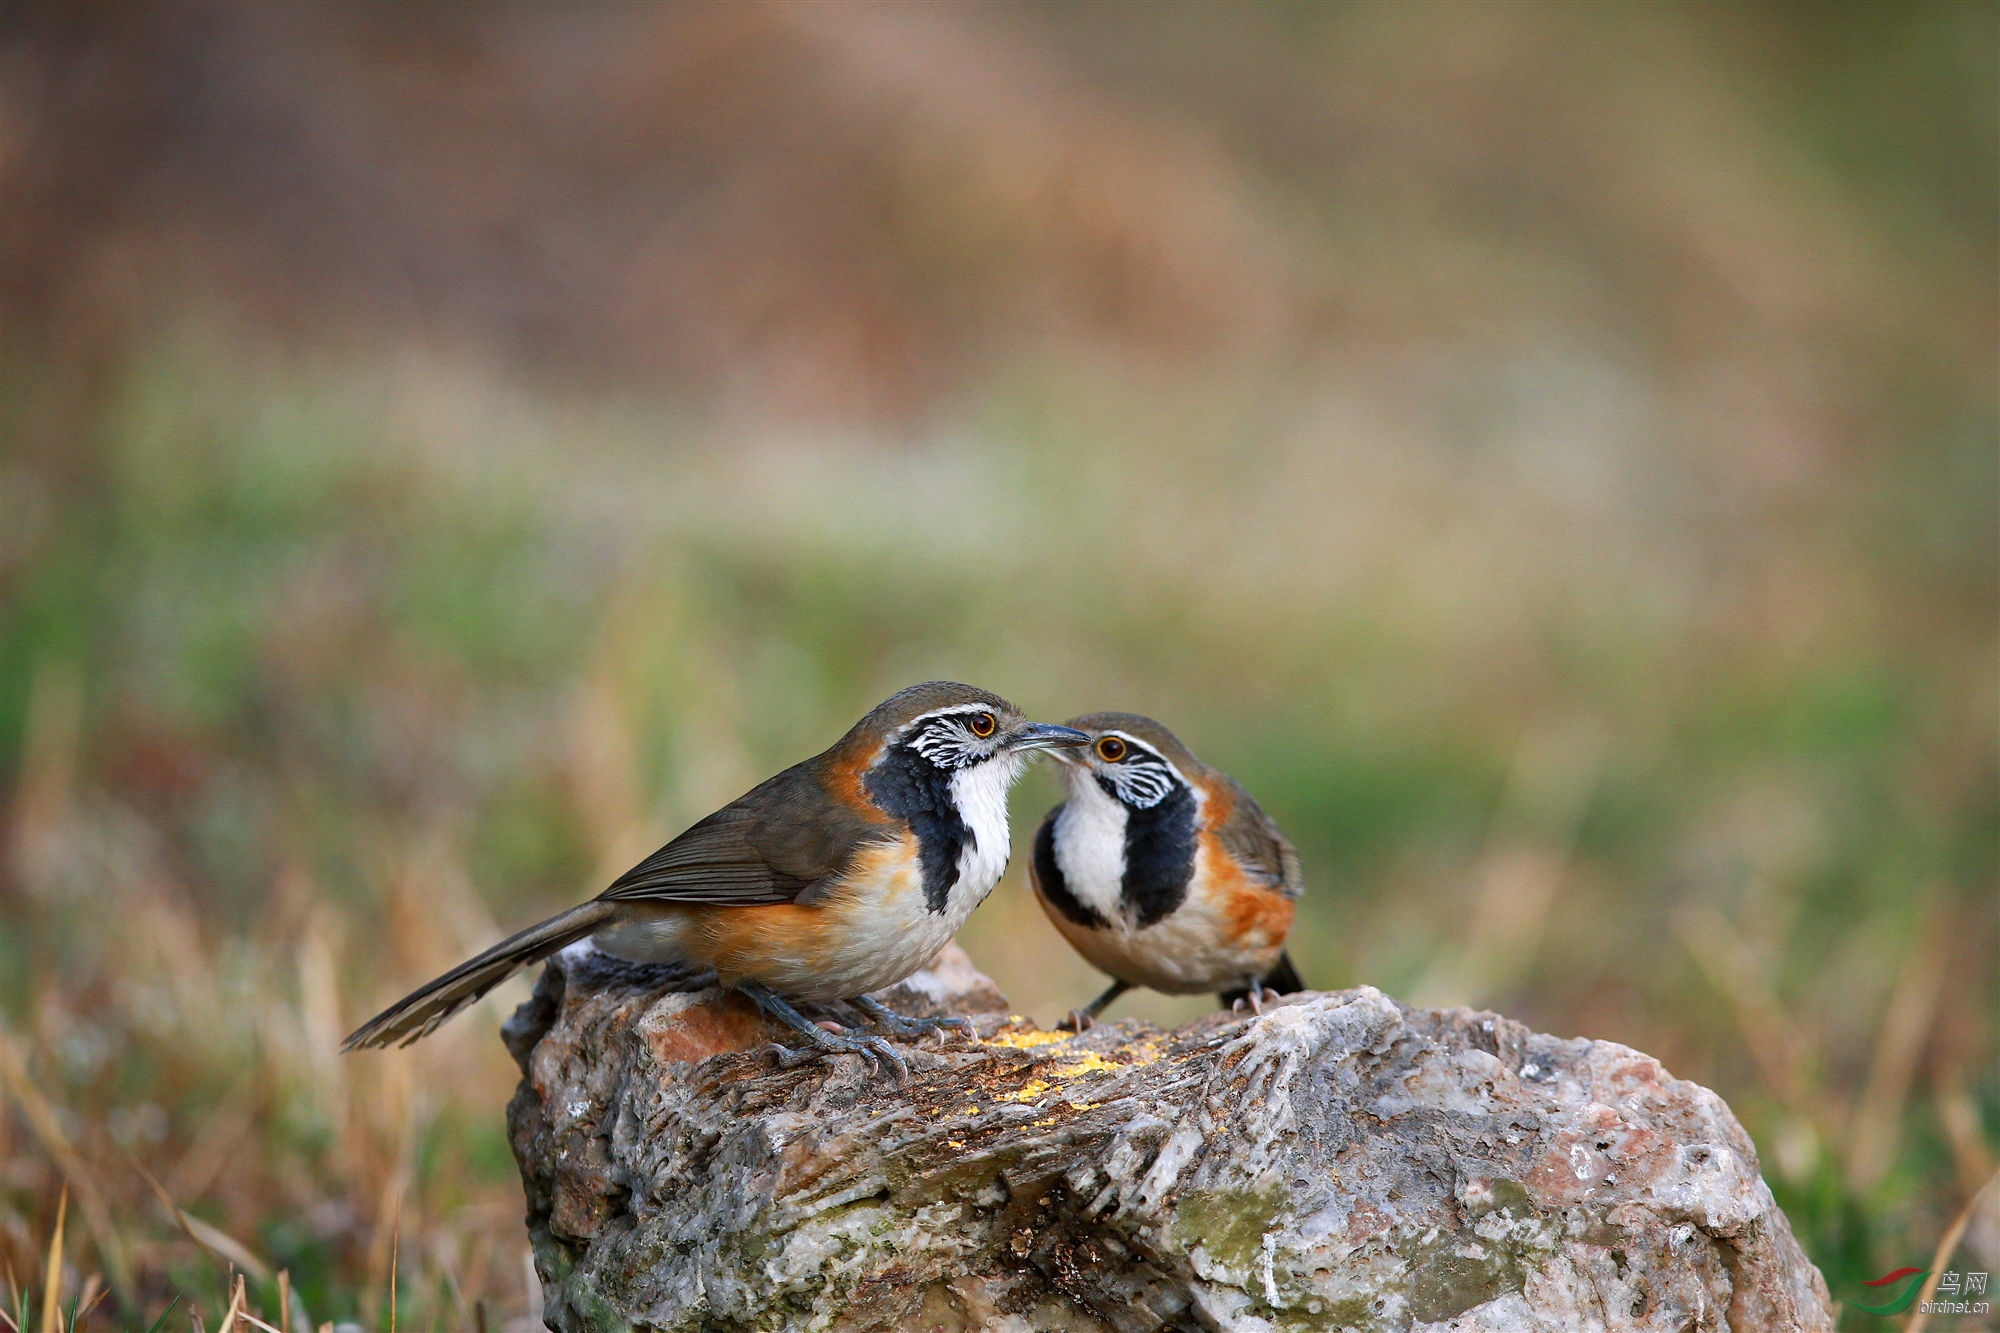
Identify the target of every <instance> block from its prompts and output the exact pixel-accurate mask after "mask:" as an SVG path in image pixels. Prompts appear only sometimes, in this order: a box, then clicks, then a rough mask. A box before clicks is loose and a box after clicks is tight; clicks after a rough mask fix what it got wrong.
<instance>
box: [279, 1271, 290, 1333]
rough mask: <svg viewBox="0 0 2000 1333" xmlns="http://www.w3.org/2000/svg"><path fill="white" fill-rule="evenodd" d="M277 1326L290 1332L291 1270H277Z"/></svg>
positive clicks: (285, 1332)
mask: <svg viewBox="0 0 2000 1333" xmlns="http://www.w3.org/2000/svg"><path fill="white" fill-rule="evenodd" d="M278 1327H279V1328H281V1329H283V1330H284V1333H292V1270H291V1269H289V1268H280V1269H279V1270H278Z"/></svg>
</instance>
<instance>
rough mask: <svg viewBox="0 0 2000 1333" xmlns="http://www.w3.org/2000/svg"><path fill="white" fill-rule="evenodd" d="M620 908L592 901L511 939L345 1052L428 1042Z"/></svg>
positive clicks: (393, 1013)
mask: <svg viewBox="0 0 2000 1333" xmlns="http://www.w3.org/2000/svg"><path fill="white" fill-rule="evenodd" d="M616 910H617V908H616V906H615V905H614V904H612V903H607V902H602V901H599V900H596V899H593V900H592V901H590V902H587V903H585V904H583V905H582V906H581V907H572V908H570V909H569V910H568V911H567V912H564V913H561V914H560V915H558V916H552V917H550V918H549V919H548V920H547V921H544V922H542V923H541V924H540V925H536V926H529V927H528V928H527V929H526V930H524V931H522V932H521V933H520V934H518V935H509V936H508V937H507V938H506V939H504V940H502V941H500V942H499V943H498V944H496V945H494V946H493V947H492V948H490V949H488V950H487V951H486V952H485V953H483V954H480V955H479V956H478V957H477V958H474V959H471V960H470V961H468V962H463V963H460V964H459V965H458V966H457V967H454V968H453V969H452V970H451V971H449V972H447V973H445V974H444V975H443V976H441V977H439V978H437V979H436V980H435V981H431V982H427V983H426V984H424V985H423V986H420V987H418V988H417V989H416V990H414V991H412V992H411V993H410V994H408V995H405V996H404V997H403V998H402V999H400V1000H398V1001H396V1002H395V1003H394V1004H392V1005H390V1006H389V1007H388V1008H387V1009H384V1010H383V1011H382V1012H381V1013H379V1014H377V1015H375V1017H373V1018H371V1019H369V1020H368V1021H367V1022H366V1023H363V1024H362V1025H361V1026H360V1027H358V1028H356V1029H354V1031H353V1032H352V1033H351V1034H349V1036H348V1038H347V1040H346V1041H344V1042H342V1043H341V1045H340V1049H341V1050H343V1051H356V1050H360V1049H362V1048H363V1047H366V1046H387V1045H390V1044H391V1043H397V1044H400V1045H403V1046H408V1045H409V1044H410V1043H411V1042H413V1041H415V1040H416V1039H417V1038H419V1037H427V1036H429V1035H430V1034H431V1033H432V1032H435V1031H436V1030H437V1026H438V1024H440V1023H442V1022H444V1021H445V1020H446V1019H447V1018H450V1017H451V1016H452V1015H453V1014H455V1013H457V1012H458V1011H459V1010H461V1009H463V1008H465V1007H466V1006H467V1005H469V1004H471V1003H472V1002H473V1001H474V1000H477V999H478V998H479V997H480V996H482V995H484V994H486V992H487V991H490V990H492V989H493V988H494V987H495V986H497V985H499V984H500V983H501V982H503V981H505V980H506V979H507V978H508V977H511V976H513V975H514V974H515V973H516V972H518V971H520V970H521V969H522V968H524V967H528V966H531V965H533V964H535V963H538V962H540V961H541V960H542V959H544V958H547V957H548V956H549V955H550V954H552V953H554V952H555V951H556V950H558V949H566V948H568V947H569V946H570V945H572V944H574V943H576V942H577V941H578V940H580V939H582V938H583V937H584V936H586V935H588V934H590V933H591V932H592V931H594V930H596V929H597V928H598V926H600V925H602V924H603V923H604V921H605V919H606V918H607V917H609V916H610V915H611V914H612V913H613V912H614V911H616Z"/></svg>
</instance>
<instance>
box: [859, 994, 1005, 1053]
mask: <svg viewBox="0 0 2000 1333" xmlns="http://www.w3.org/2000/svg"><path fill="white" fill-rule="evenodd" d="M848 1003H849V1004H851V1005H853V1006H854V1007H855V1008H856V1009H859V1010H860V1011H861V1012H862V1013H864V1014H866V1015H868V1021H869V1022H871V1023H873V1024H874V1025H875V1026H876V1027H879V1028H887V1029H888V1030H889V1031H890V1032H893V1033H895V1034H896V1035H897V1036H899V1037H921V1036H923V1035H924V1034H925V1033H929V1032H935V1033H937V1034H938V1042H939V1044H940V1045H941V1044H943V1042H944V1030H945V1029H946V1028H953V1029H955V1030H957V1031H959V1032H963V1033H964V1034H965V1035H966V1036H968V1037H970V1036H972V1035H974V1034H973V1031H972V1020H971V1019H969V1018H956V1017H954V1018H911V1017H910V1016H909V1015H908V1014H899V1013H897V1012H896V1011H895V1010H894V1009H891V1008H890V1007H889V1006H888V1005H886V1004H884V1003H882V1002H881V1001H880V1000H878V999H876V998H875V997H874V996H872V995H857V996H855V997H854V998H853V999H851V1000H849V1001H848Z"/></svg>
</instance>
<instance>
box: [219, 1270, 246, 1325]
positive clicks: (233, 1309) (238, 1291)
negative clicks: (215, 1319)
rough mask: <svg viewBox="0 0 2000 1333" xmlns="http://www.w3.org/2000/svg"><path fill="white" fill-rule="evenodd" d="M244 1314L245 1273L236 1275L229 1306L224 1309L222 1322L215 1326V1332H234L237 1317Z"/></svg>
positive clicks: (230, 1293) (230, 1292)
mask: <svg viewBox="0 0 2000 1333" xmlns="http://www.w3.org/2000/svg"><path fill="white" fill-rule="evenodd" d="M242 1314H243V1275H242V1274H241V1273H238V1274H237V1275H236V1282H235V1284H234V1285H233V1286H232V1287H231V1288H230V1291H229V1308H228V1309H227V1310H225V1311H223V1314H222V1322H221V1323H220V1324H217V1325H216V1327H215V1333H234V1331H235V1328H236V1321H237V1319H238V1318H239V1317H240V1316H241V1315H242Z"/></svg>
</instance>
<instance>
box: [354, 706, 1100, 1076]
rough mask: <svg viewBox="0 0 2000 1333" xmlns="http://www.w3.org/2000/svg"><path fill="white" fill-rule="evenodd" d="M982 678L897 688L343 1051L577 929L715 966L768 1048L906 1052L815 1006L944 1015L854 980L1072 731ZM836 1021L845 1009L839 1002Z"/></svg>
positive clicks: (424, 1015)
mask: <svg viewBox="0 0 2000 1333" xmlns="http://www.w3.org/2000/svg"><path fill="white" fill-rule="evenodd" d="M1089 741H1090V738H1089V737H1088V736H1086V735H1085V734H1084V733H1083V732H1081V731H1077V730H1075V729H1073V728H1069V727H1061V726H1052V725H1049V724H1047V723H1040V722H1030V721H1028V720H1027V719H1026V718H1025V717H1023V716H1022V714H1021V712H1020V710H1018V709H1016V708H1015V707H1014V706H1013V705H1012V704H1010V703H1008V702H1007V701H1006V700H1005V699H1002V698H1001V697H1000V696H999V695H997V694H992V693H989V692H988V691H986V690H982V689H977V688H975V687H973V686H970V685H960V684H957V683H955V682H951V681H928V682H926V683H924V684H921V685H912V686H910V687H909V688H907V689H904V690H901V691H898V692H897V693H896V694H893V695H891V696H890V697H889V698H888V699H886V700H884V701H883V702H882V703H881V704H880V705H878V706H877V707H876V708H874V709H873V710H872V711H870V712H869V713H868V715H867V716H866V717H864V718H862V719H861V720H860V721H859V722H857V723H855V724H854V726H853V727H852V728H850V729H849V730H848V732H847V734H846V735H844V736H842V737H841V738H840V739H839V740H838V741H836V742H834V744H833V745H832V746H831V747H830V748H828V749H827V750H825V751H824V752H823V753H821V754H818V755H815V756H813V757H812V758H810V759H806V760H803V761H801V762H799V763H796V764H793V765H792V766H791V767H790V768H787V769H785V770H784V771H783V772H781V773H779V774H777V775H776V776H774V777H771V778H768V779H766V780H765V781H763V782H761V783H759V784H758V785H757V786H755V787H753V788H751V789H750V790H749V791H748V792H746V793H745V794H743V795H742V796H740V797H738V798H737V799H736V800H734V801H731V802H730V803H729V804H728V805H725V806H723V807H722V808H721V809H720V810H717V811H716V812H715V813H714V814H712V815H709V816H708V817H707V818H706V819H703V820H701V821H699V822H698V823H696V824H694V825H693V826H692V827H690V828H689V829H687V830H686V831H685V832H683V833H682V834H680V836H678V837H676V838H674V839H673V840H672V841H671V842H669V843H667V844H666V846H664V847H662V848H660V849H659V850H658V851H656V852H654V853H653V854H652V855H651V856H649V857H647V858H646V859H645V860H643V861H641V862H640V863H639V864H638V865H636V866H633V867H632V868H631V869H630V870H628V871H626V872H625V873H624V874H623V875H620V876H619V877H618V878H617V880H615V881H614V882H613V883H612V884H611V886H610V887H609V888H607V889H605V890H604V892H602V893H600V894H598V895H597V897H595V898H593V899H591V900H590V901H589V902H586V903H583V904H581V905H580V906H577V907H572V908H570V909H569V910H568V911H566V912H561V913H558V914H557V915H555V916H552V917H550V918H549V919H548V920H546V921H543V922H540V923H538V924H536V925H533V926H529V927H528V928H527V929H526V930H523V931H521V932H519V933H518V934H515V935H512V936H509V937H508V938H507V939H504V940H502V941H501V942H500V943H498V944H496V945H494V946H493V947H492V948H490V949H488V950H487V951H486V952H484V953H482V954H480V955H478V956H477V957H475V958H473V959H471V960H469V961H467V962H464V963H461V964H460V965H459V966H457V967H455V968H453V969H452V970H451V971H449V972H446V973H445V974H444V975H443V976H441V977H438V978H436V979H435V980H433V981H430V982H428V983H426V984H425V985H423V986H421V987H419V988H418V989H417V990H415V991H413V992H412V993H411V994H409V995H407V996H405V997H404V998H403V999H401V1000H398V1001H397V1002H396V1003H395V1004H392V1005H390V1006H389V1007H388V1008H387V1009H385V1010H383V1011H382V1012H381V1013H380V1014H377V1015H376V1016H375V1017H374V1018H371V1019H369V1020H368V1021H367V1022H366V1023H364V1024H362V1025H361V1026H360V1027H359V1028H357V1029H355V1031H354V1032H353V1033H352V1034H350V1035H349V1036H348V1038H347V1040H346V1041H345V1042H344V1043H343V1044H342V1047H341V1049H342V1050H344V1051H352V1050H357V1049H360V1048H363V1047H372V1046H387V1045H389V1044H390V1043H392V1042H394V1043H399V1044H401V1045H405V1046H407V1045H409V1044H410V1043H411V1042H413V1041H416V1040H417V1039H418V1038H420V1037H424V1036H427V1035H428V1034H430V1033H431V1032H433V1031H435V1030H436V1029H437V1027H438V1025H439V1024H441V1023H443V1022H444V1021H445V1020H446V1019H448V1018H450V1017H451V1016H452V1015H453V1014H456V1013H457V1012H459V1011H460V1010H462V1009H464V1008H465V1007H466V1006H467V1005H470V1004H472V1003H473V1002H474V1001H475V1000H477V999H478V998H479V997H480V996H482V995H484V994H486V992H488V991H490V990H491V989H493V987H495V986H497V985H499V984H500V983H501V982H502V981H504V980H506V979H507V978H508V977H509V976H512V975H513V974H514V973H515V972H516V971H518V970H520V969H521V968H524V967H528V966H531V965H532V964H534V963H536V962H539V961H540V960H541V959H543V958H546V957H548V956H549V955H550V954H553V953H555V952H557V951H558V950H560V949H564V948H567V947H569V946H570V945H572V944H574V943H576V942H577V941H579V940H582V939H585V938H589V939H591V940H592V942H593V943H594V945H595V947H596V948H598V949H599V950H601V951H603V952H605V953H608V954H611V955H613V956H615V957H619V958H624V959H629V960H632V961H635V962H645V963H666V964H673V965H677V966H679V967H681V968H685V969H690V970H693V971H702V970H705V969H713V972H714V974H715V977H716V979H717V981H718V982H719V983H720V984H722V985H725V986H733V987H734V988H735V989H736V990H737V991H739V992H740V993H741V994H743V995H744V996H745V997H746V998H748V999H749V1000H750V1001H751V1002H752V1003H754V1004H755V1005H756V1006H757V1007H758V1008H759V1009H760V1010H762V1011H763V1012H764V1013H765V1014H767V1015H769V1016H770V1017H772V1018H774V1019H776V1020H777V1021H779V1022H780V1023H782V1024H784V1025H785V1026H786V1027H788V1028H790V1029H791V1030H792V1031H793V1032H795V1033H797V1034H798V1035H799V1036H800V1037H801V1038H803V1039H804V1042H805V1044H804V1046H803V1047H797V1048H787V1047H785V1046H782V1045H775V1044H774V1047H773V1050H774V1052H775V1053H776V1054H777V1056H778V1059H779V1061H780V1063H782V1064H784V1065H786V1066H787V1067H790V1066H792V1065H796V1064H798V1063H801V1062H803V1061H806V1060H810V1059H815V1058H826V1057H832V1056H836V1055H841V1054H848V1053H851V1054H857V1055H860V1056H863V1057H864V1058H866V1059H867V1060H869V1061H870V1062H871V1063H876V1062H880V1063H886V1064H887V1065H889V1066H890V1067H891V1068H893V1069H894V1070H896V1072H897V1074H898V1076H899V1078H906V1077H907V1076H908V1067H907V1064H906V1063H905V1062H904V1060H903V1059H902V1057H901V1056H900V1055H898V1054H897V1053H896V1051H895V1049H894V1048H893V1047H892V1046H890V1045H889V1043H888V1042H887V1041H885V1040H884V1039H883V1038H882V1037H880V1036H874V1035H863V1034H862V1033H860V1032H859V1031H858V1029H853V1030H850V1029H846V1028H842V1027H840V1026H839V1025H829V1024H825V1023H816V1022H813V1021H811V1020H809V1019H808V1018H807V1017H806V1016H805V1015H804V1014H802V1013H801V1012H800V1011H799V1009H798V1007H797V1006H798V1005H799V1004H802V1003H803V1004H806V1005H809V1006H818V1007H825V1006H829V1005H841V1004H844V1005H847V1006H852V1007H853V1008H855V1009H858V1010H860V1011H861V1012H862V1014H863V1015H865V1017H866V1019H867V1020H868V1022H869V1024H870V1025H871V1026H875V1027H878V1028H881V1029H885V1030H886V1031H888V1032H889V1033H891V1034H893V1035H896V1036H902V1037H914V1036H920V1035H923V1034H925V1033H929V1032H940V1040H942V1034H941V1029H942V1028H944V1027H956V1028H960V1029H967V1030H969V1028H970V1024H968V1023H967V1022H966V1020H964V1019H962V1018H958V1019H952V1018H945V1019H933V1018H909V1017H906V1016H904V1015H901V1014H898V1013H896V1012H894V1011H893V1010H891V1009H889V1008H888V1007H887V1006H886V1005H883V1004H881V1003H880V1002H878V1001H876V1000H874V999H873V998H871V997H870V996H869V994H868V992H870V991H874V990H880V989H881V988H883V987H884V986H892V985H894V984H895V983H897V982H899V981H901V980H902V979H903V978H904V977H907V976H909V975H910V974H911V973H912V972H914V971H916V970H917V969H918V968H920V967H922V966H923V965H924V964H925V963H927V962H928V961H930V959H931V958H932V957H933V956H934V955H936V953H937V952H938V950H939V949H941V948H943V947H944V946H945V944H946V943H947V942H949V941H950V939H951V938H952V936H953V935H955V934H956V933H957V932H958V929H959V927H960V926H962V925H963V924H964V923H965V919H966V918H967V917H968V916H969V915H971V913H972V910H973V909H974V908H975V907H977V906H979V904H980V902H981V901H983V900H984V899H985V898H986V896H987V894H989V893H991V892H992V890H993V886H994V885H995V884H996V883H998V882H999V879H1000V876H1001V874H1002V872H1003V871H1005V869H1006V867H1007V860H1008V856H1009V852H1010V850H1011V847H1010V842H1009V834H1008V827H1007V792H1008V789H1009V788H1010V787H1011V786H1012V785H1013V784H1014V781H1015V779H1016V778H1018V777H1019V776H1020V774H1021V771H1022V768H1023V767H1024V765H1025V764H1026V762H1027V760H1028V759H1029V758H1031V757H1033V756H1034V755H1035V754H1036V753H1037V752H1038V751H1046V750H1055V749H1061V748H1063V747H1081V746H1084V745H1087V744H1089ZM850 1021H851V1018H850Z"/></svg>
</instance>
